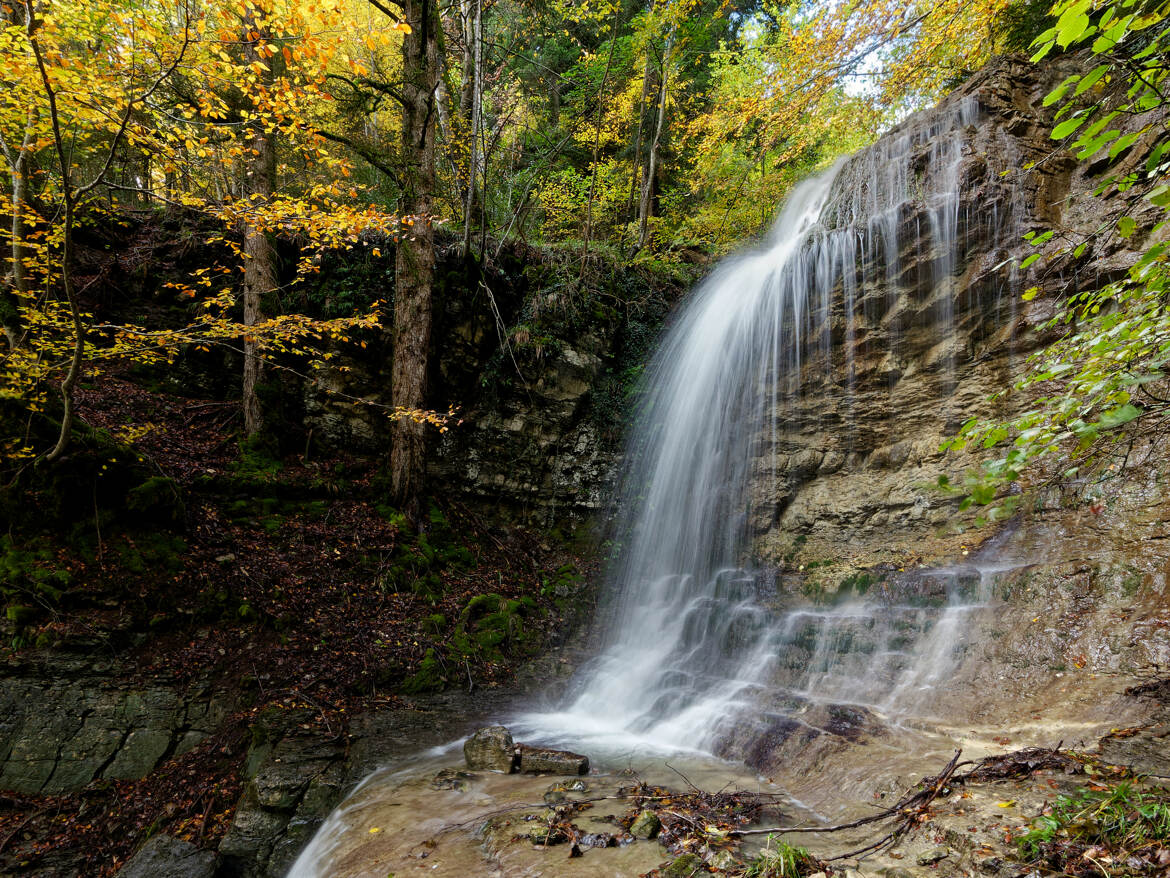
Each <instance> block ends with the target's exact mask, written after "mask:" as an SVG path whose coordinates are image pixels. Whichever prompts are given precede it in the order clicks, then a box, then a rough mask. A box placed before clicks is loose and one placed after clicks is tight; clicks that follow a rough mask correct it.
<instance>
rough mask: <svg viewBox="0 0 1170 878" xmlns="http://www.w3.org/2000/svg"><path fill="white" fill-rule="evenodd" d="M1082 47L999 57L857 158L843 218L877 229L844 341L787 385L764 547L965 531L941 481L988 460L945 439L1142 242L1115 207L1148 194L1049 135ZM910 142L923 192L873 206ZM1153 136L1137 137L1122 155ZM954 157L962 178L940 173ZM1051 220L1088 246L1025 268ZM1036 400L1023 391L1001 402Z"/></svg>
mask: <svg viewBox="0 0 1170 878" xmlns="http://www.w3.org/2000/svg"><path fill="white" fill-rule="evenodd" d="M1077 65H1078V60H1077V59H1071V60H1070V59H1066V60H1063V61H1056V62H1052V63H1051V64H1047V65H1046V66H1044V67H1038V66H1036V65H1032V64H1030V63H1028V62H1026V61H1024V60H1022V59H1002V60H1000V61H998V62H996V63H993V64H992V65H990V66H989V67H988V68H986V69H985V70H984V71H982V72H980V73H979V74H977V75H976V76H974V77H973V78H972V79H971V80H970V81H968V82H967V83H966V84H965V85H964V86H963V87H962V88H960V89H959V90H958V91H956V92H955V93H954V94H952V95H951V96H949V97H948V98H947V99H946V100H945V101H944V102H942V103H941V104H940V105H939V106H938V107H935V108H932V109H930V110H926V111H923V112H921V113H918V114H916V115H914V116H912V117H910V118H909V119H908V120H907V121H906V122H904V123H903V124H902V125H900V126H899V127H898V128H897V129H895V130H894V131H891V132H890V133H889V134H887V135H885V136H884V137H883V138H882V139H881V140H880V141H879V142H878V143H877V144H875V145H874V146H873V147H871V148H869V149H867V150H864V151H862V152H861V153H859V154H858V155H856V156H854V157H853V158H851V159H850V160H849V161H848V163H847V164H846V165H845V167H844V168H843V169H842V170H841V172H840V174H839V176H838V178H837V180H836V182H835V185H834V189H835V190H836V195H835V197H836V198H837V199H838V204H837V207H836V210H837V221H838V222H842V223H853V224H855V225H857V226H859V227H860V229H861V230H862V232H861V235H862V237H863V238H864V240H862V242H861V243H860V244H859V245H858V254H857V258H858V262H859V270H858V276H857V279H856V288H855V290H842V289H841V288H840V287H838V289H837V290H835V291H834V296H833V310H832V314H831V324H832V327H831V340H830V342H831V343H829V344H818V345H815V346H810V349H809V350H808V351H807V352H806V357H805V359H804V363H803V367H802V371H801V374H800V382H799V388H798V389H797V391H796V392H795V393H792V394H790V395H789V396H788V397H787V398H785V399H784V400H782V401H781V403H780V404H781V405H782V406H783V420H784V421H785V422H786V425H787V429H786V432H785V434H784V436H783V439H782V442H781V444H780V446H779V454H780V460H779V461H778V463H777V465H778V468H779V470H780V472H781V473H782V474H783V480H782V485H781V488H780V490H779V491H778V492H775V491H773V490H772V489H771V487H770V485H769V486H766V487H765V484H764V483H763V481H762V480H761V481H760V486H759V490H758V491H757V493H756V497H755V502H754V509H753V522H754V525H755V530H756V533H757V534H758V547H759V551H760V553H761V554H762V555H763V556H764V557H766V558H772V559H778V558H780V557H782V556H783V555H785V554H786V553H787V552H789V551H790V550H791V548H792V544H793V541H794V540H795V539H797V538H800V540H801V542H804V543H806V545H808V546H809V547H813V546H816V547H817V548H818V549H819V551H821V552H822V554H825V555H832V556H835V557H841V556H861V557H862V558H864V557H866V556H867V555H868V556H869V557H871V558H874V559H877V558H882V559H886V560H890V559H892V558H895V557H897V556H898V555H899V554H903V555H905V556H907V557H911V558H913V557H922V556H924V555H925V556H927V557H929V556H931V555H932V554H934V555H935V556H948V555H951V554H953V553H954V552H955V551H956V549H957V544H956V543H954V542H953V541H949V540H948V541H943V542H941V543H939V544H937V545H936V544H935V540H936V536H937V532H938V531H939V530H940V529H945V528H946V526H947V525H948V524H949V523H950V521H951V517H952V514H953V511H954V510H953V506H952V505H951V503H949V502H947V501H946V500H945V499H944V498H942V497H941V496H940V495H939V493H938V492H937V491H934V490H932V487H931V486H933V485H934V484H935V482H936V480H937V478H938V476H939V475H941V474H943V473H948V472H949V473H950V474H952V475H954V474H956V473H958V472H961V471H962V469H963V468H964V467H965V466H968V465H969V464H970V463H971V461H970V460H962V459H959V460H955V459H951V460H946V459H944V456H943V455H942V454H941V453H940V452H939V450H938V449H939V445H940V443H941V442H942V440H943V439H944V438H946V437H948V436H951V435H953V434H954V432H955V431H956V430H957V429H958V427H959V426H960V425H961V424H962V423H963V422H964V421H965V420H966V419H967V418H969V417H971V416H973V415H974V414H976V413H980V412H984V413H985V412H986V411H987V407H988V402H987V401H988V399H989V398H990V397H991V396H992V395H993V394H996V393H998V392H1000V391H1002V390H1005V389H1006V388H1007V387H1009V386H1010V385H1011V383H1012V382H1013V380H1014V379H1015V378H1016V377H1017V376H1018V375H1019V373H1020V369H1021V366H1022V364H1023V360H1024V358H1025V357H1026V356H1027V354H1028V353H1029V352H1030V351H1031V350H1034V349H1035V348H1036V347H1037V346H1038V345H1039V343H1040V342H1041V341H1042V338H1041V336H1040V335H1039V334H1038V333H1037V332H1035V329H1036V327H1037V326H1038V325H1039V324H1041V323H1042V322H1043V321H1045V320H1046V319H1047V318H1048V317H1049V316H1051V313H1052V307H1053V301H1054V297H1055V296H1056V295H1058V294H1059V293H1062V292H1063V293H1067V292H1069V291H1071V290H1074V289H1075V288H1077V287H1078V286H1089V285H1095V284H1097V283H1099V282H1101V281H1102V280H1103V279H1105V278H1108V277H1110V276H1111V275H1114V274H1116V273H1117V272H1118V271H1121V270H1124V267H1125V266H1126V265H1127V264H1128V261H1129V260H1132V258H1133V257H1132V254H1129V253H1128V251H1127V250H1126V249H1125V242H1124V241H1122V240H1120V239H1119V238H1118V237H1117V236H1116V235H1115V234H1113V233H1111V232H1110V231H1108V230H1109V229H1110V228H1111V224H1110V223H1109V222H1108V219H1109V216H1110V215H1111V214H1113V215H1120V214H1121V213H1123V212H1124V210H1125V209H1126V207H1129V208H1130V209H1132V208H1133V207H1134V206H1133V205H1128V206H1127V205H1123V204H1121V203H1115V202H1117V201H1118V199H1113V200H1109V199H1093V198H1084V197H1079V196H1084V195H1085V194H1086V193H1088V192H1090V191H1091V190H1092V189H1093V188H1094V187H1095V185H1096V184H1097V183H1098V182H1099V179H1100V174H1101V172H1102V170H1103V168H1101V167H1099V166H1096V165H1094V164H1092V163H1089V162H1077V161H1075V160H1074V159H1073V158H1072V157H1071V156H1070V155H1068V154H1067V153H1066V152H1064V151H1063V150H1061V149H1059V148H1058V146H1057V144H1056V143H1055V142H1054V141H1052V140H1051V139H1050V137H1049V132H1050V131H1051V124H1052V123H1051V118H1050V117H1049V115H1048V112H1047V110H1045V109H1044V108H1043V107H1042V103H1043V98H1044V95H1045V94H1046V93H1047V92H1048V91H1049V90H1050V89H1051V88H1052V87H1053V86H1054V85H1055V84H1056V83H1058V82H1059V81H1060V80H1061V79H1063V78H1064V76H1065V75H1067V73H1068V72H1069V70H1073V69H1079V67H1078V66H1077ZM1066 68H1067V69H1066ZM956 115H959V116H962V117H963V118H961V119H960V120H959V123H960V124H962V125H963V126H964V127H965V129H966V130H965V133H964V134H963V135H962V137H961V140H960V146H959V149H960V150H961V154H960V155H959V156H958V157H957V162H954V163H948V162H947V161H939V156H938V154H937V152H938V146H937V143H938V136H937V133H936V132H938V131H940V130H941V129H944V128H945V127H946V126H947V125H949V124H952V123H951V122H950V121H949V120H951V119H954V118H955V117H956ZM907 149H909V151H910V155H909V159H908V163H909V168H910V172H911V174H912V175H913V177H912V179H910V180H909V181H908V183H907V184H906V185H907V189H908V191H909V192H910V193H911V197H910V198H909V199H908V200H907V201H905V202H903V203H902V204H901V206H900V207H899V208H898V210H897V211H896V215H895V216H893V217H890V216H886V217H882V218H875V217H868V216H866V213H865V212H866V208H867V201H869V200H872V199H869V198H867V192H866V189H867V187H873V186H877V185H882V183H883V181H882V177H881V174H882V172H883V169H884V168H885V167H887V166H888V165H889V164H890V161H889V159H890V156H891V155H896V154H898V153H899V151H902V152H903V153H904V151H905V150H907ZM1144 151H1145V150H1144V149H1143V145H1142V144H1138V145H1136V146H1135V147H1134V149H1133V150H1132V151H1131V154H1130V157H1129V158H1125V157H1123V159H1122V169H1123V170H1124V169H1125V168H1126V167H1127V166H1129V165H1134V164H1136V163H1137V162H1138V161H1140V158H1141V156H1142V154H1143V153H1144ZM875 166H876V169H875ZM947 174H951V175H953V179H952V180H940V179H938V178H939V177H940V176H943V175H947ZM875 180H876V181H877V182H876V183H875V182H874V181H875ZM948 188H952V189H953V190H954V191H955V192H956V194H957V198H958V203H957V205H956V208H957V209H956V210H955V211H954V216H953V222H954V224H955V225H954V227H952V228H946V227H945V225H946V223H945V221H940V219H939V214H940V210H939V207H938V205H937V203H930V201H931V199H932V198H933V199H935V201H937V198H938V196H932V195H930V194H929V193H932V192H938V191H945V190H947V189H948ZM915 193H922V194H921V195H915ZM1047 229H1054V230H1055V231H1056V232H1057V239H1061V238H1063V239H1064V240H1066V241H1068V240H1072V241H1085V242H1087V243H1088V246H1089V248H1090V249H1089V252H1088V254H1087V255H1086V256H1085V257H1084V259H1082V260H1081V261H1080V262H1079V263H1078V266H1070V265H1068V264H1067V263H1065V264H1059V265H1052V264H1049V263H1047V262H1045V261H1043V260H1042V261H1040V262H1038V263H1036V264H1035V265H1034V266H1032V267H1031V268H1030V269H1028V270H1027V271H1026V272H1024V273H1021V272H1020V271H1019V269H1018V268H1017V267H1016V266H1017V265H1018V264H1019V262H1020V260H1022V259H1023V258H1024V257H1025V256H1026V255H1028V254H1029V253H1032V252H1034V251H1033V249H1032V247H1031V246H1030V245H1029V244H1027V243H1026V242H1025V241H1024V240H1023V235H1024V234H1025V233H1027V232H1033V231H1035V232H1039V231H1043V230H1047ZM1103 229H1104V230H1105V231H1102V230H1103ZM947 250H950V251H951V252H947ZM1031 286H1039V287H1040V288H1041V291H1042V292H1041V294H1040V295H1039V296H1038V297H1037V298H1036V299H1034V300H1033V301H1032V302H1030V303H1026V302H1024V301H1023V300H1022V299H1021V297H1020V294H1021V293H1022V292H1023V290H1024V289H1026V288H1028V287H1031ZM847 303H848V304H847ZM847 309H848V312H849V313H848V314H847V313H846V311H847ZM1018 404H1019V402H1018V401H1016V400H1011V399H1009V400H1007V401H1006V402H1001V403H999V404H998V407H999V411H1000V412H1004V411H1005V409H1006V407H1007V406H1011V405H1018ZM766 465H768V462H765V461H761V462H760V469H761V470H762V469H763V468H764V467H765V466H766ZM966 541H967V542H969V540H966Z"/></svg>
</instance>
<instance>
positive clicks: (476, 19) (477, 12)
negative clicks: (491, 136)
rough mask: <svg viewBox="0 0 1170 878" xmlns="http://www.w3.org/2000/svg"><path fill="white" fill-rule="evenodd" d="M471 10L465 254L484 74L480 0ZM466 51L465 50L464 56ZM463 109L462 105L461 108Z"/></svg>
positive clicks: (473, 210)
mask: <svg viewBox="0 0 1170 878" xmlns="http://www.w3.org/2000/svg"><path fill="white" fill-rule="evenodd" d="M474 6H475V8H474V10H473V13H472V22H471V28H470V31H471V42H472V45H473V47H474V48H473V51H472V52H471V53H470V55H471V62H472V73H471V77H470V78H471V98H470V106H469V107H468V108H467V110H468V111H470V119H469V120H468V121H469V125H468V132H469V137H470V147H471V148H470V150H469V155H468V161H467V196H466V198H465V199H464V202H463V254H464V255H467V253H468V251H470V250H471V228H472V226H473V225H474V224H475V217H476V214H478V213H480V210H479V204H478V201H477V197H478V192H479V186H478V177H479V163H480V149H479V138H480V127H481V121H480V114H481V112H482V107H483V75H482V71H481V70H480V66H481V65H482V63H483V0H474ZM467 54H468V53H466V52H465V53H464V57H465V58H466V56H467ZM467 79H468V77H467V71H466V70H465V71H464V90H465V91H466V83H467ZM461 109H462V108H461Z"/></svg>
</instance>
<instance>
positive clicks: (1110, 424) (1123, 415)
mask: <svg viewBox="0 0 1170 878" xmlns="http://www.w3.org/2000/svg"><path fill="white" fill-rule="evenodd" d="M1141 416H1142V410H1141V409H1139V408H1137V407H1136V406H1133V405H1130V404H1129V403H1128V402H1127V403H1126V404H1125V405H1122V406H1118V407H1117V408H1115V409H1110V410H1109V411H1107V412H1105V413H1104V414H1103V415H1101V426H1102V427H1103V428H1105V429H1106V430H1112V429H1113V428H1115V427H1120V426H1122V425H1123V424H1128V423H1129V422H1130V421H1133V420H1136V419H1137V418H1140V417H1141Z"/></svg>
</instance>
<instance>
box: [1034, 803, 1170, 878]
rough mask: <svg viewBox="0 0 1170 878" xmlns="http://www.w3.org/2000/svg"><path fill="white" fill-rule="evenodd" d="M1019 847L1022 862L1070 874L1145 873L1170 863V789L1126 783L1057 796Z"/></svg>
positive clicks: (1114, 874) (1112, 874) (1035, 822)
mask: <svg viewBox="0 0 1170 878" xmlns="http://www.w3.org/2000/svg"><path fill="white" fill-rule="evenodd" d="M1018 845H1019V852H1020V856H1021V857H1022V858H1023V859H1024V860H1026V861H1028V862H1030V863H1042V864H1045V865H1048V866H1050V867H1051V868H1053V869H1057V870H1059V871H1062V872H1064V873H1066V874H1070V875H1097V874H1100V875H1107V876H1118V875H1136V874H1148V873H1150V872H1152V871H1155V870H1156V869H1158V868H1160V867H1164V866H1166V865H1167V861H1170V853H1168V851H1167V845H1170V793H1167V792H1166V791H1163V790H1157V791H1154V790H1143V789H1139V788H1137V787H1136V786H1135V785H1134V784H1133V783H1132V782H1130V781H1124V782H1122V783H1119V784H1117V785H1116V786H1113V787H1109V788H1105V789H1081V790H1078V791H1077V792H1076V793H1074V794H1073V795H1066V796H1060V797H1059V798H1057V799H1056V801H1055V802H1053V803H1052V804H1051V805H1050V806H1048V807H1047V808H1045V811H1044V813H1043V814H1041V815H1040V816H1039V817H1037V818H1036V819H1035V820H1034V821H1032V829H1031V830H1030V831H1029V832H1028V833H1027V834H1026V835H1023V836H1022V837H1020V839H1019V840H1018Z"/></svg>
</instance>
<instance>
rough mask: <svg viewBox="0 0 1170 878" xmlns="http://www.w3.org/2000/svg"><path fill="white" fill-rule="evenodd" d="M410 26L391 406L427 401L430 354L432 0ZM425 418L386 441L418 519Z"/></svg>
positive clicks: (395, 480) (405, 52)
mask: <svg viewBox="0 0 1170 878" xmlns="http://www.w3.org/2000/svg"><path fill="white" fill-rule="evenodd" d="M403 18H404V19H405V21H406V23H407V24H409V25H410V27H411V32H410V33H409V34H406V35H405V36H404V37H403V40H402V71H403V83H402V93H403V98H404V100H403V106H402V164H403V167H402V203H401V212H402V215H403V217H404V218H405V217H413V218H414V224H413V225H406V226H404V227H403V234H402V238H401V240H400V241H399V242H398V247H397V253H396V264H395V275H396V278H395V286H394V361H393V365H392V368H391V400H392V403H393V405H394V407H395V408H396V409H400V410H407V411H418V410H421V409H423V408H424V406H425V404H426V392H427V355H428V352H429V349H430V342H431V291H432V285H433V281H434V274H435V239H434V231H433V229H432V228H431V222H430V217H431V213H432V198H433V195H434V188H435V100H436V94H435V93H436V90H437V86H438V72H439V64H438V50H437V42H436V39H437V38H436V33H437V30H438V22H439V16H438V7H437V6H436V4H435V3H434V0H404V3H403ZM425 427H426V425H425V424H423V423H419V422H418V421H416V420H415V419H414V418H411V417H410V416H409V415H408V416H406V417H399V418H398V420H396V421H395V422H394V428H393V432H392V436H393V442H392V445H391V448H390V483H391V493H392V494H393V502H394V503H395V504H397V505H398V506H399V508H400V509H401V510H402V511H403V512H404V513H405V514H406V515H407V517H408V518H410V519H411V520H412V521H414V522H416V523H417V521H418V510H419V498H420V495H421V493H422V490H423V481H424V477H425V472H426V433H425V432H424V430H425Z"/></svg>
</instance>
